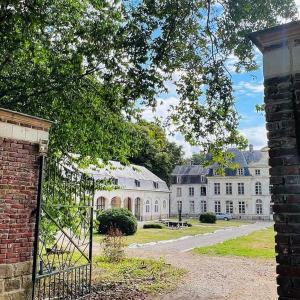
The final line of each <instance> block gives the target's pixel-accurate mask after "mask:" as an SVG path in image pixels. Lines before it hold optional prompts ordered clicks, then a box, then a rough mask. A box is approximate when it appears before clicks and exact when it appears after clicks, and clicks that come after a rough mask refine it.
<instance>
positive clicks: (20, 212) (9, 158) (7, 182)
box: [0, 138, 38, 264]
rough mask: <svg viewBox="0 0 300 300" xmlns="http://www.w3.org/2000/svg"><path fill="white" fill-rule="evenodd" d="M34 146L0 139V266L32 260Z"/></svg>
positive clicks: (36, 154) (35, 149)
mask: <svg viewBox="0 0 300 300" xmlns="http://www.w3.org/2000/svg"><path fill="white" fill-rule="evenodd" d="M37 186H38V145H36V144H32V143H29V142H22V141H17V140H11V139H5V138H4V139H3V138H0V264H9V263H18V262H24V261H28V260H31V259H32V254H33V241H34V225H35V214H34V213H33V211H34V209H35V208H36V199H37Z"/></svg>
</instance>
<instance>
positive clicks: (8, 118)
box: [0, 108, 50, 300]
mask: <svg viewBox="0 0 300 300" xmlns="http://www.w3.org/2000/svg"><path fill="white" fill-rule="evenodd" d="M49 127H50V122H48V121H46V120H42V119H38V118H34V117H31V116H27V115H23V114H20V113H16V112H13V111H9V110H4V109H1V108H0V300H27V299H31V288H32V255H33V242H34V228H35V209H36V206H37V190H38V176H39V174H38V173H39V172H38V171H39V168H38V167H39V156H40V153H39V152H40V149H42V148H45V145H46V144H47V142H48V130H49ZM41 146H42V147H41ZM43 150H45V149H43Z"/></svg>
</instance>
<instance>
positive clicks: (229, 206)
mask: <svg viewBox="0 0 300 300" xmlns="http://www.w3.org/2000/svg"><path fill="white" fill-rule="evenodd" d="M226 213H227V214H233V202H232V201H226Z"/></svg>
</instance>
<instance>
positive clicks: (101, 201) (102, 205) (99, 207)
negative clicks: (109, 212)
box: [96, 197, 105, 210]
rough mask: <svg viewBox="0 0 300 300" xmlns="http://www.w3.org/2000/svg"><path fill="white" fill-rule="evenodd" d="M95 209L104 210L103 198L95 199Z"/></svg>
mask: <svg viewBox="0 0 300 300" xmlns="http://www.w3.org/2000/svg"><path fill="white" fill-rule="evenodd" d="M96 208H97V209H101V210H104V209H105V198H104V197H100V198H98V199H97V205H96Z"/></svg>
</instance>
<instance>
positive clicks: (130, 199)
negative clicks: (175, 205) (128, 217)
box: [89, 162, 170, 221]
mask: <svg viewBox="0 0 300 300" xmlns="http://www.w3.org/2000/svg"><path fill="white" fill-rule="evenodd" d="M110 163H111V167H108V168H105V169H96V170H89V173H91V174H92V175H93V177H94V178H95V179H109V178H113V180H114V184H115V185H116V186H118V188H117V189H113V190H111V191H101V190H96V191H95V209H108V208H112V207H115V208H117V207H123V208H127V209H129V210H130V211H131V212H132V213H133V214H134V215H135V216H136V218H137V219H138V220H141V221H145V220H152V219H159V218H168V217H169V202H170V201H169V199H170V190H169V188H168V186H167V184H166V183H165V182H164V181H163V180H161V179H160V178H159V177H157V176H156V175H154V174H153V173H152V172H150V171H149V170H148V169H146V168H145V167H142V166H137V165H129V166H123V165H121V164H120V163H118V162H110Z"/></svg>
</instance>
